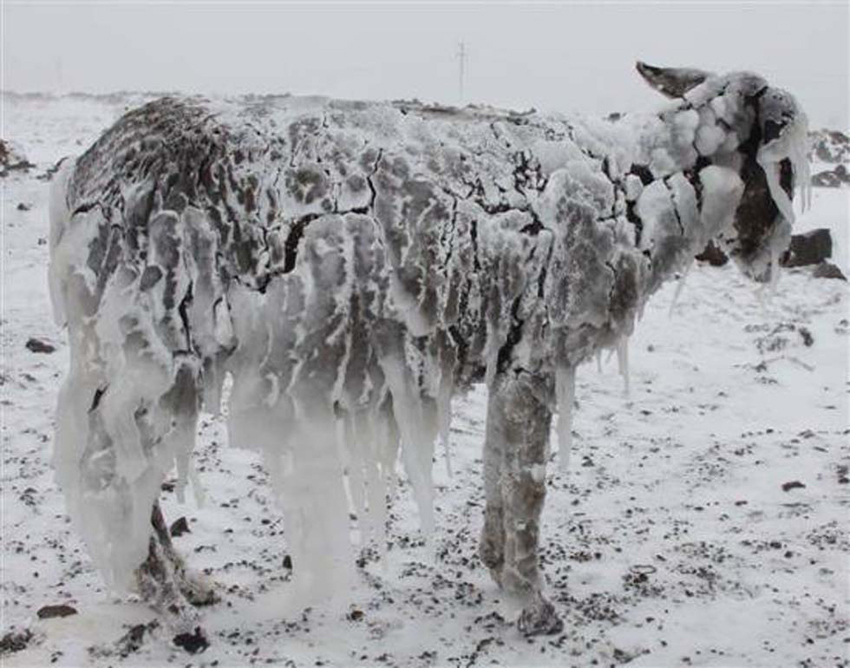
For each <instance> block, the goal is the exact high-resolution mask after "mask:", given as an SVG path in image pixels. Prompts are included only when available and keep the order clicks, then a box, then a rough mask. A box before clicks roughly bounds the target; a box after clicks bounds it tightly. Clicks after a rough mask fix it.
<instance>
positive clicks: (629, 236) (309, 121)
mask: <svg viewBox="0 0 850 668" xmlns="http://www.w3.org/2000/svg"><path fill="white" fill-rule="evenodd" d="M638 70H639V72H640V73H641V74H642V75H643V77H644V78H645V79H646V80H647V81H648V82H649V83H650V85H652V86H653V87H655V88H657V89H658V90H660V91H661V92H662V93H664V94H666V95H667V96H668V97H670V98H672V101H671V102H668V103H667V106H666V107H665V108H663V109H662V110H661V111H659V112H658V113H652V114H647V115H642V116H638V115H625V116H623V117H621V118H619V119H618V120H616V121H611V120H606V121H591V120H587V119H575V118H565V117H561V116H557V115H546V116H544V115H540V114H537V113H525V114H517V113H512V112H503V111H499V110H495V109H490V108H486V107H471V106H470V107H467V108H465V109H453V108H443V107H438V106H426V105H421V104H418V103H403V102H400V103H385V104H380V103H366V102H344V101H336V100H329V99H325V98H318V97H310V98H298V97H289V96H282V97H256V98H248V99H242V100H239V101H226V100H219V101H215V100H206V99H199V98H173V97H169V98H163V99H160V100H157V101H155V102H152V103H150V104H147V105H145V106H143V107H141V108H139V109H136V110H134V111H131V112H129V113H127V114H126V115H125V116H124V117H123V118H121V119H120V120H119V121H118V122H117V123H116V124H115V125H114V126H113V127H112V128H111V129H109V130H108V131H107V132H105V133H104V134H103V136H102V137H101V138H100V139H98V141H97V142H95V144H94V145H93V146H92V147H91V148H90V149H89V150H88V151H86V152H85V153H84V154H83V155H82V156H80V157H79V158H77V159H76V160H73V161H67V162H66V163H65V165H64V168H63V170H62V172H61V173H60V175H59V176H58V177H57V179H56V185H55V189H54V195H53V202H52V212H51V219H52V226H51V237H50V248H51V262H50V286H51V292H52V297H53V304H54V310H55V315H56V317H57V318H58V320H59V321H60V322H63V323H67V325H68V336H69V340H70V350H71V363H70V371H69V374H68V377H67V379H66V381H65V383H64V386H63V388H62V390H61V394H60V398H59V405H58V427H57V434H56V447H55V466H56V470H57V475H58V480H59V483H60V484H61V487H62V489H63V490H64V493H65V495H66V498H67V508H68V512H69V514H70V516H71V518H72V519H73V521H74V523H75V525H76V527H77V528H78V529H79V531H80V532H81V533H82V535H83V537H84V538H85V541H86V544H87V546H88V549H89V551H90V553H91V556H92V558H93V560H94V562H95V563H96V565H97V566H98V567H99V569H100V570H101V571H102V573H103V575H104V577H105V578H106V580H107V581H108V582H109V583H110V584H111V585H113V586H114V587H117V588H127V587H129V588H133V587H135V588H137V589H138V590H139V591H140V592H141V593H142V595H143V596H144V597H145V598H147V599H148V600H150V601H152V602H153V603H154V604H155V605H157V606H159V607H160V608H162V609H164V610H167V611H170V612H171V613H174V614H175V615H176V616H177V618H178V619H191V616H190V615H189V614H188V613H187V612H186V611H187V610H188V605H187V603H204V602H209V601H211V600H213V598H214V594H213V593H212V590H211V589H210V588H209V587H208V586H207V585H205V584H204V583H203V582H202V581H200V580H199V579H198V578H196V577H194V576H192V575H190V574H189V573H188V572H187V570H186V568H185V567H184V563H183V561H182V560H181V558H180V557H179V556H178V555H177V554H176V552H175V551H174V549H173V547H172V545H171V542H170V540H169V537H168V531H167V529H166V525H165V522H164V520H163V518H162V515H161V513H160V510H159V506H158V501H157V499H158V494H159V491H160V486H161V483H162V482H163V479H164V478H165V476H166V475H167V474H168V473H169V472H170V471H171V470H172V468H173V467H175V466H176V469H177V471H178V473H179V479H180V480H181V486H182V485H185V481H186V479H187V477H188V478H189V479H190V480H191V479H192V478H193V474H192V465H191V461H190V457H191V454H192V448H193V445H194V440H195V431H196V421H197V417H198V412H199V410H201V409H202V408H204V409H206V410H209V411H212V412H218V410H219V407H220V404H221V393H222V387H223V383H224V381H225V378H227V377H230V378H232V386H230V393H229V415H228V422H229V433H230V440H231V442H232V443H233V444H235V445H240V446H245V447H253V448H257V449H259V450H260V451H261V452H262V455H263V457H264V461H265V464H266V466H267V467H268V469H269V471H270V472H271V476H272V480H273V482H274V486H275V489H276V490H277V492H278V493H279V495H280V499H281V504H282V512H283V514H284V519H285V533H286V540H287V543H288V549H289V551H290V552H291V553H292V555H293V557H294V565H295V569H294V570H295V573H296V575H297V577H298V578H299V579H300V583H301V587H302V588H303V590H309V591H316V590H321V589H323V588H329V589H334V588H338V587H340V586H342V583H343V582H344V581H345V577H347V576H348V575H350V571H351V569H352V568H353V566H352V562H353V559H352V558H351V550H352V545H351V538H350V537H351V535H352V534H351V526H350V519H349V513H350V511H351V510H355V511H356V513H357V516H358V517H359V518H360V527H359V531H360V535H361V540H362V541H366V540H368V539H369V537H370V536H371V537H372V538H375V539H377V540H378V543H379V544H381V542H382V541H381V540H380V536H381V530H382V528H383V525H384V520H385V511H386V508H385V505H386V496H387V493H388V489H389V487H390V486H391V482H392V479H393V474H394V471H395V466H396V459H397V455H398V453H399V446H400V452H401V458H402V460H403V463H404V467H405V469H406V472H407V475H408V477H409V479H410V481H411V483H412V487H413V489H414V493H415V497H416V500H417V503H418V506H419V510H420V514H421V518H422V523H423V526H424V528H425V529H426V530H427V529H429V528H430V527H431V526H432V525H433V514H432V510H431V506H432V496H433V492H432V487H431V464H432V458H433V455H434V442H435V440H437V438H438V437H441V438H443V439H447V438H448V426H449V417H450V410H449V409H450V401H451V397H452V395H453V394H454V393H456V392H457V391H459V390H462V389H463V388H466V387H468V386H469V385H470V384H472V383H476V382H480V381H484V382H486V384H487V387H488V390H489V400H488V401H489V403H488V408H487V426H486V436H485V443H484V453H485V454H484V479H485V492H486V510H485V515H484V529H483V533H482V537H481V544H480V556H481V559H482V561H483V563H484V564H485V565H486V566H487V567H488V568H489V569H490V571H491V572H492V575H493V577H494V578H495V580H496V582H497V583H498V584H499V585H500V586H501V587H503V588H504V589H505V590H506V591H507V592H508V593H509V594H511V595H512V596H514V597H515V598H516V599H517V600H518V601H519V602H520V604H521V606H522V612H521V614H520V616H519V626H520V628H521V630H522V631H523V632H525V633H528V634H533V633H550V632H555V631H557V630H559V629H560V628H561V626H562V625H561V622H560V621H559V619H558V616H557V614H556V611H555V609H554V607H553V606H552V604H551V603H549V602H548V601H547V599H546V598H545V597H544V594H543V591H542V576H541V572H540V570H539V567H538V557H537V548H538V540H539V527H540V524H539V518H540V513H541V509H542V506H543V500H544V497H545V494H546V485H545V476H546V465H547V461H548V460H549V455H550V449H549V433H550V423H551V418H552V415H553V413H554V412H557V413H558V433H559V440H560V447H561V449H562V450H564V452H565V453H566V452H568V448H569V434H570V429H569V416H570V409H571V406H572V393H573V388H574V370H575V368H576V365H578V364H580V363H581V362H583V361H585V360H587V359H588V358H590V357H592V356H593V355H594V354H595V353H597V352H598V351H599V350H600V349H602V348H606V347H609V348H610V347H618V346H621V342H623V341H624V340H625V339H626V337H628V336H629V334H631V332H632V329H633V327H634V325H635V320H636V318H637V316H638V314H639V313H640V311H641V309H642V307H643V305H644V303H645V301H646V300H647V298H648V297H649V296H650V295H651V294H652V293H653V292H654V291H655V290H656V289H657V288H658V287H659V286H660V285H661V283H662V282H663V281H664V280H665V279H666V278H669V277H670V276H671V275H672V274H673V273H674V272H675V271H677V270H679V269H682V268H683V267H685V266H686V265H687V264H688V263H689V262H691V260H692V258H693V256H694V254H695V253H696V252H698V251H700V250H701V249H702V248H703V247H704V246H705V244H706V242H707V241H709V240H710V239H715V240H717V241H718V242H719V243H720V244H721V246H722V247H723V248H724V249H725V250H726V252H727V253H728V254H729V255H731V256H732V257H733V258H734V259H735V260H736V261H737V263H738V265H739V266H740V267H741V269H742V270H743V271H744V272H745V273H746V274H747V275H749V276H751V277H752V278H753V279H755V280H757V281H769V280H771V279H773V278H774V277H775V275H776V258H777V257H778V255H779V253H780V252H781V251H782V250H783V249H784V248H785V247H786V244H787V242H788V239H789V236H790V229H791V223H792V221H793V219H794V214H793V212H792V206H791V199H792V194H793V190H794V186H795V184H796V185H799V186H801V187H805V186H806V185H807V183H808V172H807V162H806V149H807V147H806V120H805V116H804V115H803V113H802V112H801V110H800V109H799V108H798V106H797V104H796V103H795V101H794V100H793V98H792V97H791V96H790V95H788V94H787V93H785V92H783V91H781V90H777V89H776V88H773V87H770V86H769V85H768V84H767V83H766V82H765V81H764V80H763V79H761V78H760V77H758V76H756V75H754V74H749V73H735V74H729V75H726V76H716V75H712V74H709V73H706V72H702V71H698V70H692V69H664V68H655V67H650V66H648V65H645V64H642V63H639V64H638ZM564 459H565V458H564Z"/></svg>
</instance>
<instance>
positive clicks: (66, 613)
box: [38, 603, 77, 619]
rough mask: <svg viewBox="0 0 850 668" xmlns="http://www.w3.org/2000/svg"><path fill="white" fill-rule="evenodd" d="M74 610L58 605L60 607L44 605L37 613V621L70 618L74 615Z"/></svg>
mask: <svg viewBox="0 0 850 668" xmlns="http://www.w3.org/2000/svg"><path fill="white" fill-rule="evenodd" d="M76 614H77V611H76V609H74V608H72V607H71V606H70V605H65V604H64V603H63V604H60V605H45V606H43V607H42V608H40V609H39V611H38V618H39V619H53V618H54V617H70V616H71V615H76Z"/></svg>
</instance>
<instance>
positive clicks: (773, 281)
mask: <svg viewBox="0 0 850 668" xmlns="http://www.w3.org/2000/svg"><path fill="white" fill-rule="evenodd" d="M778 284H779V258H778V257H777V252H776V249H775V248H771V249H770V295H771V296H772V295H775V294H776V286H777V285H778Z"/></svg>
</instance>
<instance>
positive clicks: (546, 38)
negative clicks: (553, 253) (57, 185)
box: [0, 0, 850, 129]
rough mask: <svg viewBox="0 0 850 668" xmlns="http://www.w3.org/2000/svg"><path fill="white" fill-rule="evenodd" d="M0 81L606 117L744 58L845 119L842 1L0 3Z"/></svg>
mask: <svg viewBox="0 0 850 668" xmlns="http://www.w3.org/2000/svg"><path fill="white" fill-rule="evenodd" d="M0 4H2V12H3V16H2V17H0V18H2V33H3V34H2V41H3V46H2V49H3V63H2V75H3V80H2V81H0V87H2V88H3V89H4V90H16V91H32V90H42V91H62V92H67V91H72V90H73V91H92V92H106V91H113V90H158V91H161V90H181V91H187V92H188V91H191V92H224V93H230V92H291V93H299V94H303V93H319V94H325V95H330V96H334V97H344V98H362V99H393V98H411V97H418V98H420V99H421V100H423V101H427V102H431V101H440V102H448V103H456V102H457V101H458V60H457V58H456V57H455V52H456V50H457V44H458V41H459V40H461V39H463V40H464V41H465V43H466V45H467V50H468V53H469V56H468V59H467V63H466V77H465V83H466V85H465V89H466V95H465V101H467V102H486V103H490V104H496V105H502V106H511V107H516V108H527V107H529V106H535V107H536V108H538V109H541V110H553V109H557V110H561V111H571V110H579V111H584V112H589V113H599V114H602V113H607V112H610V111H616V110H627V109H646V108H651V107H652V106H654V105H655V103H656V99H657V97H656V96H657V95H658V94H657V93H654V92H651V91H650V90H649V89H648V88H647V87H646V86H645V85H644V84H643V83H642V82H640V81H639V79H638V77H637V75H636V74H635V72H634V61H635V60H636V59H638V58H641V59H643V60H646V61H647V62H649V63H651V64H660V65H673V66H694V67H700V68H703V69H710V70H713V71H717V72H726V71H731V70H740V69H749V70H753V71H756V72H758V73H760V74H762V75H763V76H765V77H766V78H767V79H768V80H769V81H770V82H771V83H772V84H775V85H778V86H780V87H783V88H785V89H787V90H788V91H790V92H792V93H794V94H795V95H796V96H797V98H798V99H799V100H800V101H801V102H802V104H803V106H804V107H805V108H806V110H807V111H808V112H809V116H810V118H811V121H812V123H811V124H812V126H813V127H819V126H822V125H828V126H830V127H834V128H839V129H846V128H848V127H850V120H848V86H850V83H848V82H850V72H848V58H850V53H848V48H850V47H848V29H849V26H848V22H850V14H848V7H850V5H848V2H846V1H845V2H838V3H821V2H806V3H800V2H795V3H792V4H789V3H788V2H782V3H780V2H748V3H730V2H714V3H696V2H684V3H676V4H672V3H659V2H655V3H648V2H639V1H634V2H617V3H610V4H609V3H604V4H603V3H595V4H591V3H580V4H577V3H570V4H566V3H546V4H543V3H534V4H532V3H522V4H520V3H513V4H505V3H501V4H498V3H494V2H489V3H479V4H471V3H462V2H457V3H451V4H449V3H446V2H430V3H425V2H422V3H415V2H411V1H409V0H408V1H407V2H404V1H400V2H394V3H387V2H383V3H371V4H368V3H363V2H347V3H344V2H338V3H334V4H330V3H324V2H322V3H319V2H313V3H309V4H308V3H300V4H294V3H283V2H253V3H249V2H243V3H235V2H230V3H222V2H192V3H188V2H173V1H172V2H162V1H158V2H151V1H149V2H127V1H121V0H111V1H110V2H108V3H105V2H88V3H79V2H62V3H60V2H50V3H44V2H38V0H35V1H27V2H22V1H20V0H0Z"/></svg>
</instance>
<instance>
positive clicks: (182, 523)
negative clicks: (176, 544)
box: [169, 517, 192, 538]
mask: <svg viewBox="0 0 850 668" xmlns="http://www.w3.org/2000/svg"><path fill="white" fill-rule="evenodd" d="M169 532H170V533H171V535H172V536H174V537H175V538H177V537H178V536H182V535H183V534H184V533H192V532H191V531H190V530H189V523H188V522H187V521H186V518H185V517H179V518H178V519H176V520H174V522H172V524H171V528H170V529H169Z"/></svg>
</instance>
